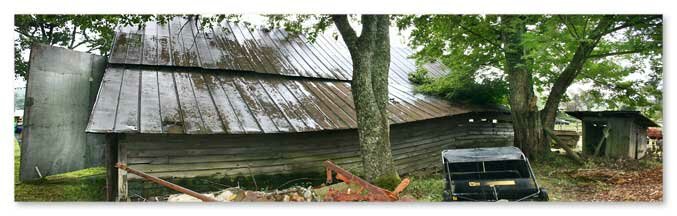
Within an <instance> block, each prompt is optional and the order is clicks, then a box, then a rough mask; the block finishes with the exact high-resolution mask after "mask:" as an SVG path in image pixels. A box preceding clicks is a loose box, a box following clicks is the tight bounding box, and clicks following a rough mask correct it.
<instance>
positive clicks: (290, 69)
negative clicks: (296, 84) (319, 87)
mask: <svg viewBox="0 0 677 216" xmlns="http://www.w3.org/2000/svg"><path fill="white" fill-rule="evenodd" d="M252 35H253V36H254V38H256V40H258V41H259V42H260V43H261V44H262V49H264V50H266V52H268V53H270V55H271V57H272V58H275V59H276V61H277V62H278V63H279V66H280V67H279V68H280V74H283V75H289V76H299V74H298V73H297V72H296V69H294V66H292V65H291V63H290V62H289V60H288V59H287V56H285V55H284V52H283V51H282V50H281V49H280V48H279V47H278V46H277V45H276V44H275V42H273V40H272V39H271V38H270V36H269V35H268V34H267V33H266V32H264V31H263V30H261V29H256V30H255V31H254V32H252Z"/></svg>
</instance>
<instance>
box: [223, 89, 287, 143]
mask: <svg viewBox="0 0 677 216" xmlns="http://www.w3.org/2000/svg"><path fill="white" fill-rule="evenodd" d="M233 83H235V87H237V91H238V92H239V95H240V96H241V97H242V99H243V100H242V101H243V102H244V104H246V105H247V107H249V110H250V112H251V113H252V114H253V116H254V117H255V118H256V121H257V122H258V123H259V127H261V129H262V130H263V132H264V133H275V132H278V131H279V130H278V129H277V127H276V126H275V123H273V120H272V119H271V117H269V116H268V115H267V114H266V112H265V110H264V109H263V107H262V106H261V105H260V104H259V102H258V101H257V100H256V97H255V96H254V93H253V90H250V86H249V85H248V84H247V83H246V82H244V81H243V80H242V79H240V78H233ZM224 87H225V86H224Z"/></svg>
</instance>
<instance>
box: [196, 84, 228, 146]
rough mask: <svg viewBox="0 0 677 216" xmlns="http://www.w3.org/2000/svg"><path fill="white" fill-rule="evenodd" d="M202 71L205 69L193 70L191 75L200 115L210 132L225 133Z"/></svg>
mask: <svg viewBox="0 0 677 216" xmlns="http://www.w3.org/2000/svg"><path fill="white" fill-rule="evenodd" d="M201 73H203V71H200V72H191V73H189V75H190V80H191V81H192V85H193V92H194V93H195V99H196V101H197V106H198V108H199V110H200V116H201V117H202V121H203V122H204V127H205V128H206V129H207V131H208V132H210V133H217V134H218V133H225V129H224V126H223V125H224V124H223V120H222V119H221V116H220V115H219V113H218V111H216V107H215V106H214V101H213V100H212V95H211V93H210V92H209V88H208V87H207V83H206V82H205V80H204V78H203V77H202V75H201Z"/></svg>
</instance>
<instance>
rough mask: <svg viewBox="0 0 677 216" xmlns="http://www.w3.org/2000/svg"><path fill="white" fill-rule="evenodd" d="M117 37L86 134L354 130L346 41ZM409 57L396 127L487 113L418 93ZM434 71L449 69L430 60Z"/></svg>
mask: <svg viewBox="0 0 677 216" xmlns="http://www.w3.org/2000/svg"><path fill="white" fill-rule="evenodd" d="M136 29H138V28H127V29H125V30H122V31H120V32H118V33H117V36H116V40H115V43H114V47H113V51H112V54H111V56H110V59H109V63H110V64H109V66H108V68H107V69H106V72H105V74H104V77H103V82H102V83H101V87H100V88H99V93H98V95H97V100H96V103H95V105H94V108H93V110H92V113H91V116H90V120H89V124H88V126H87V132H93V133H176V134H250V133H251V134H255V133H287V132H306V131H320V130H335V129H349V128H356V127H357V123H356V118H355V109H354V104H353V100H352V95H351V90H350V82H348V81H349V80H350V79H351V77H352V75H351V71H352V64H351V60H350V55H349V54H348V51H347V49H346V48H345V45H344V44H343V43H342V42H341V41H339V40H340V39H339V40H334V39H332V38H330V37H327V36H320V37H319V38H318V39H317V41H316V42H314V43H310V42H309V41H307V40H306V39H305V38H303V36H302V35H301V36H298V37H288V38H286V36H287V33H285V32H284V30H280V29H274V30H269V31H264V30H262V29H255V30H251V29H248V28H245V27H244V26H242V25H239V24H233V23H229V24H227V28H226V29H227V31H225V30H224V31H222V30H214V31H209V32H207V33H198V32H197V31H196V30H195V29H194V26H193V25H192V24H189V25H183V24H182V22H180V20H177V19H175V20H173V21H171V22H170V23H169V24H168V25H160V24H155V23H150V24H147V25H146V27H145V28H144V29H142V30H136ZM411 54H412V51H411V50H409V49H407V48H392V51H391V55H392V58H391V65H390V73H389V95H390V101H389V105H388V107H387V112H388V114H389V118H390V120H391V122H392V123H393V124H398V123H405V122H412V121H419V120H425V119H432V118H438V117H443V116H449V115H455V114H461V113H467V112H471V111H484V110H492V109H484V108H478V107H470V106H465V105H458V104H450V103H449V102H447V101H444V100H440V99H437V98H435V97H431V96H425V95H423V94H418V93H415V92H414V86H413V85H412V84H411V83H410V82H409V80H408V75H409V74H410V73H412V72H414V71H416V65H415V62H414V60H413V59H410V58H408V56H410V55H411ZM423 67H425V68H426V69H428V72H429V73H428V75H429V76H432V77H439V76H442V75H444V74H446V73H447V72H446V71H447V70H446V69H445V68H444V67H443V66H441V65H440V64H437V63H433V64H426V65H424V66H423Z"/></svg>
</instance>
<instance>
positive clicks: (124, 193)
mask: <svg viewBox="0 0 677 216" xmlns="http://www.w3.org/2000/svg"><path fill="white" fill-rule="evenodd" d="M122 139H124V135H123V137H122ZM117 153H118V162H119V163H122V164H125V165H126V164H127V143H126V142H125V141H122V142H118V152H117ZM117 183H118V193H117V200H116V201H118V202H120V201H129V195H128V192H129V191H128V188H127V186H128V182H127V171H125V170H121V169H118V180H117Z"/></svg>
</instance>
